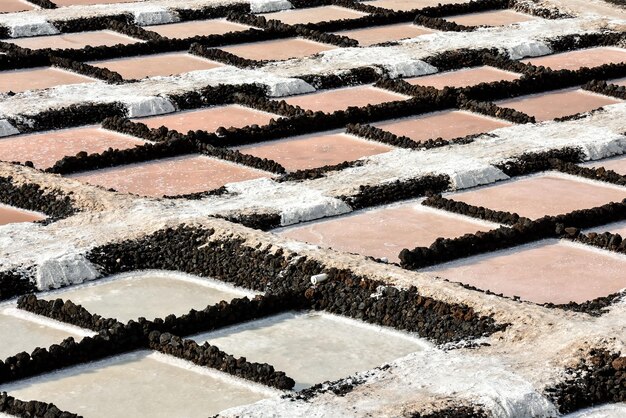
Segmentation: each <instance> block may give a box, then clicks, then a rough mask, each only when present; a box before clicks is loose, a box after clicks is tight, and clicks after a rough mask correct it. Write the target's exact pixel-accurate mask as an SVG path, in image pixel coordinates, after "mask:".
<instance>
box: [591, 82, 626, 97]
mask: <svg viewBox="0 0 626 418" xmlns="http://www.w3.org/2000/svg"><path fill="white" fill-rule="evenodd" d="M582 88H583V89H585V90H588V91H592V92H594V93H599V94H604V95H605V96H611V97H615V98H616V99H622V100H626V87H624V86H618V85H617V84H610V83H607V82H606V81H604V80H593V81H590V82H588V83H587V84H585V85H584V86H583V87H582Z"/></svg>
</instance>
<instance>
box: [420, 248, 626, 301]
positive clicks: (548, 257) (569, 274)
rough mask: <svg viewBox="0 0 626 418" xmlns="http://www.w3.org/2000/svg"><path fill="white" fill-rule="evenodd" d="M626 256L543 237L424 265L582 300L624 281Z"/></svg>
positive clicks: (508, 292) (469, 279)
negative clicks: (514, 245)
mask: <svg viewBox="0 0 626 418" xmlns="http://www.w3.org/2000/svg"><path fill="white" fill-rule="evenodd" d="M625 268H626V256H623V255H619V254H613V253H610V252H608V251H602V250H597V249H594V248H592V247H585V246H582V245H577V244H574V243H569V242H565V241H558V240H546V241H541V242H538V243H533V244H529V245H524V246H520V247H515V248H511V249H508V250H503V251H497V252H494V253H490V254H483V255H479V256H475V257H469V258H465V259H462V260H457V261H454V262H451V263H446V264H441V265H438V266H434V267H431V268H428V269H425V270H423V271H425V272H430V273H432V274H434V275H437V276H438V277H441V278H444V279H447V280H450V281H453V282H460V283H463V284H467V285H471V286H475V287H478V288H479V289H482V290H490V291H492V292H495V293H502V294H504V295H505V296H509V297H513V296H519V297H521V298H522V299H523V300H526V301H530V302H535V303H555V304H563V303H569V302H577V303H581V302H586V301H588V300H593V299H596V298H599V297H602V296H608V295H610V294H612V293H615V292H618V291H619V290H621V289H623V288H624V287H626V276H624V274H623V271H624V269H625Z"/></svg>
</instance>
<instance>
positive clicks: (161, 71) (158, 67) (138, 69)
mask: <svg viewBox="0 0 626 418" xmlns="http://www.w3.org/2000/svg"><path fill="white" fill-rule="evenodd" d="M89 64H90V65H93V66H94V67H99V68H107V69H109V70H111V71H115V72H117V73H119V74H120V75H121V76H122V77H123V78H124V79H126V80H132V79H142V78H145V77H155V76H170V75H177V74H183V73H188V72H191V71H198V70H210V69H212V68H217V67H221V66H222V64H220V63H218V62H215V61H210V60H207V59H204V58H201V57H196V56H194V55H191V54H187V53H185V52H173V53H166V54H157V55H142V56H138V57H130V58H116V59H112V60H106V61H95V62H90V63H89Z"/></svg>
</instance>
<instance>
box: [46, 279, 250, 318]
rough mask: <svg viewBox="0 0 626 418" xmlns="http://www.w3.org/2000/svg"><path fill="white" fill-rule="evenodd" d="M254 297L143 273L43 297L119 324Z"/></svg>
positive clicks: (215, 283)
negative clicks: (68, 303)
mask: <svg viewBox="0 0 626 418" xmlns="http://www.w3.org/2000/svg"><path fill="white" fill-rule="evenodd" d="M244 296H247V297H249V298H252V297H254V296H255V294H254V293H253V292H251V291H246V290H245V289H240V288H236V287H234V286H230V285H228V284H225V283H222V282H218V281H216V280H211V279H206V278H201V277H197V276H192V275H189V274H184V273H175V272H168V271H160V270H153V271H151V270H146V271H138V272H132V273H124V274H118V275H115V276H111V277H109V278H107V279H100V280H97V281H94V282H91V283H88V284H84V285H80V286H73V287H70V288H65V289H61V290H57V291H54V292H51V293H48V294H46V295H43V296H42V298H43V299H46V300H54V299H57V298H61V299H63V300H68V299H69V300H71V301H72V302H74V303H76V304H78V305H82V306H83V307H84V308H85V309H87V310H88V311H89V312H91V313H94V314H98V315H100V316H103V317H105V318H115V319H117V320H119V321H121V322H124V323H125V322H128V321H129V320H131V319H132V320H137V319H138V318H140V317H144V318H147V319H149V320H152V319H154V318H165V317H166V316H168V315H170V314H174V315H182V314H186V313H188V312H189V311H190V310H191V309H196V310H198V311H200V310H202V309H204V308H206V307H207V306H209V305H214V304H216V303H219V302H221V301H222V300H225V301H227V302H230V301H231V300H232V299H235V298H242V297H244Z"/></svg>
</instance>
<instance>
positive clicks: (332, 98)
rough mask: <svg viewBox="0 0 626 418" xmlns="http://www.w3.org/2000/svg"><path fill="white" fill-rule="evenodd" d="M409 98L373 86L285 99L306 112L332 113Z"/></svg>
mask: <svg viewBox="0 0 626 418" xmlns="http://www.w3.org/2000/svg"><path fill="white" fill-rule="evenodd" d="M408 98H409V96H404V95H402V94H398V93H393V92H391V91H387V90H383V89H379V88H376V87H372V86H358V87H346V88H340V89H331V90H321V91H318V92H315V93H310V94H302V95H299V96H291V97H286V98H283V99H282V100H284V101H286V102H287V103H288V104H290V105H293V106H300V107H301V108H303V109H306V110H313V111H316V112H317V111H321V112H326V113H332V112H335V111H337V110H345V109H347V108H348V107H351V106H356V107H362V106H367V105H368V104H371V105H377V104H381V103H386V102H394V101H398V100H407V99H408Z"/></svg>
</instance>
